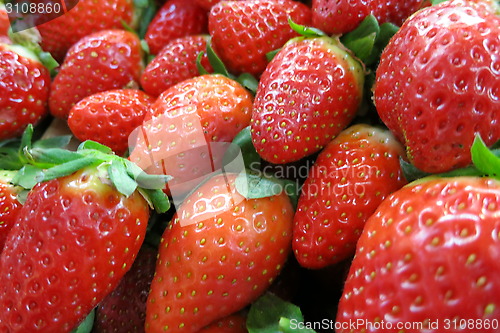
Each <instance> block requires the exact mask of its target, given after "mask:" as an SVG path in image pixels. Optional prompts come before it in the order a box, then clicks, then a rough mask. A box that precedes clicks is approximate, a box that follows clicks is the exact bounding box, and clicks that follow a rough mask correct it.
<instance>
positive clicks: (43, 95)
mask: <svg viewBox="0 0 500 333" xmlns="http://www.w3.org/2000/svg"><path fill="white" fill-rule="evenodd" d="M0 68H1V71H0V140H4V139H8V138H13V137H16V136H19V135H20V134H21V133H22V132H23V130H24V129H25V128H26V126H27V125H28V124H36V123H38V122H39V121H40V119H42V118H43V117H44V116H45V115H47V114H48V108H47V100H48V98H49V86H50V74H49V71H48V69H47V68H45V67H44V66H43V65H42V63H41V62H40V61H39V60H38V58H37V56H36V55H35V54H34V53H32V52H30V51H29V50H27V49H26V48H23V47H21V46H19V45H7V44H0Z"/></svg>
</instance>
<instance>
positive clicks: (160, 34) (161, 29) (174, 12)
mask: <svg viewBox="0 0 500 333" xmlns="http://www.w3.org/2000/svg"><path fill="white" fill-rule="evenodd" d="M207 15H208V14H207V12H206V11H205V10H204V9H203V8H201V7H199V6H198V5H197V4H196V2H194V1H186V0H168V1H167V2H166V3H165V4H164V5H163V6H162V7H161V8H160V10H159V11H158V12H157V13H156V15H155V17H154V18H153V20H152V21H151V23H150V24H149V26H148V29H147V31H146V36H145V40H146V42H147V43H148V45H149V50H150V52H151V54H158V53H159V52H160V51H161V49H162V48H163V47H164V46H165V45H167V44H168V42H169V41H171V40H173V39H176V38H179V37H184V36H190V35H199V34H203V33H205V32H206V31H207V22H208V18H207Z"/></svg>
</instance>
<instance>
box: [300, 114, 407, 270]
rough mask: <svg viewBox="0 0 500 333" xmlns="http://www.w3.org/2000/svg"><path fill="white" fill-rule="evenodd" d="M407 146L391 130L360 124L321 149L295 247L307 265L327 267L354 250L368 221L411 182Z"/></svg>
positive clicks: (303, 201)
mask: <svg viewBox="0 0 500 333" xmlns="http://www.w3.org/2000/svg"><path fill="white" fill-rule="evenodd" d="M402 155H404V148H403V147H402V146H401V145H400V144H399V143H398V142H397V141H396V139H395V138H394V137H393V136H392V135H391V134H390V132H389V131H386V130H381V129H378V128H375V127H372V126H368V125H361V124H360V125H354V126H352V127H350V128H348V129H346V130H344V131H343V132H341V133H340V134H339V135H338V136H337V137H336V138H335V139H334V140H333V141H331V142H330V143H329V144H328V145H327V146H326V147H325V149H323V151H322V152H321V153H320V154H319V156H318V158H317V160H316V163H315V164H314V165H313V166H312V168H311V169H310V172H309V176H308V178H307V180H306V182H305V183H304V185H303V187H302V195H301V196H300V198H299V203H298V208H297V212H296V214H295V218H294V224H295V225H294V229H293V249H294V253H295V257H296V258H297V261H298V262H299V263H300V264H301V266H303V267H307V268H316V269H317V268H323V267H326V266H328V265H331V264H335V263H338V262H340V261H342V260H344V259H346V258H347V257H349V256H351V255H353V254H354V251H355V248H356V242H357V241H358V238H359V235H360V234H361V231H362V230H363V227H364V225H365V222H366V220H367V219H368V218H369V217H370V215H372V214H373V212H375V210H376V209H377V207H378V205H379V204H380V203H381V202H382V200H384V199H385V198H386V197H387V196H388V195H389V194H391V193H392V192H394V191H396V190H398V189H399V188H401V187H402V186H403V185H405V183H406V180H405V178H404V177H403V174H402V171H401V167H400V164H399V158H400V157H401V156H402Z"/></svg>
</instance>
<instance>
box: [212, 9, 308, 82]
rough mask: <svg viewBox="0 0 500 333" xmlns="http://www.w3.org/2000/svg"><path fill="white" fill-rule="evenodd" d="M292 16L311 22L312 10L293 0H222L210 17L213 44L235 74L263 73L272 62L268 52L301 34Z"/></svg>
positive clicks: (299, 20) (303, 21)
mask: <svg viewBox="0 0 500 333" xmlns="http://www.w3.org/2000/svg"><path fill="white" fill-rule="evenodd" d="M288 17H290V18H292V20H293V21H294V22H296V23H299V24H303V25H309V24H310V21H311V10H310V9H309V8H308V7H307V6H306V5H304V4H302V3H299V2H294V1H289V0H284V1H274V0H255V1H221V2H219V3H218V4H216V5H215V6H214V7H212V9H211V11H210V15H209V19H208V28H209V32H210V35H211V36H212V46H213V48H214V50H215V52H216V53H217V55H218V56H219V57H220V58H221V60H222V61H223V62H224V64H225V65H226V67H227V68H228V70H229V71H230V72H231V73H233V74H241V73H250V74H252V75H254V76H260V75H261V74H262V72H263V71H264V69H265V68H266V65H267V64H268V60H267V58H266V54H267V53H269V52H271V51H274V50H277V49H279V48H280V47H281V46H283V44H285V43H286V42H287V41H288V40H289V39H290V38H292V37H296V36H298V34H297V33H296V32H295V31H293V30H292V28H291V27H290V25H289V24H288Z"/></svg>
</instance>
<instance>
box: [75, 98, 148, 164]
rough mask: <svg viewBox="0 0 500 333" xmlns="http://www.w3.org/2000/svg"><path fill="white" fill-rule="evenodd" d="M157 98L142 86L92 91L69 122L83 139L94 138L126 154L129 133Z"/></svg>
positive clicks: (117, 151)
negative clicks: (141, 88) (139, 88)
mask: <svg viewBox="0 0 500 333" xmlns="http://www.w3.org/2000/svg"><path fill="white" fill-rule="evenodd" d="M153 102H154V98H153V97H151V96H149V95H147V94H145V93H144V92H142V91H140V90H133V89H118V90H108V91H104V92H100V93H96V94H94V95H90V96H87V97H85V98H84V99H82V100H81V101H79V102H78V103H76V104H75V105H74V106H73V108H72V109H71V110H70V112H69V116H68V126H69V128H70V129H71V132H73V134H74V135H75V136H76V138H78V139H79V140H81V141H85V140H94V141H97V142H99V143H102V144H104V145H106V146H108V147H110V148H111V149H112V150H113V151H114V152H115V153H117V154H119V155H122V154H123V153H124V152H125V151H126V150H127V148H128V136H129V135H130V133H132V131H133V130H134V129H135V128H136V127H138V126H140V125H141V124H142V121H143V119H144V117H145V116H146V113H147V112H148V108H149V107H150V106H151V104H152V103H153Z"/></svg>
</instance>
